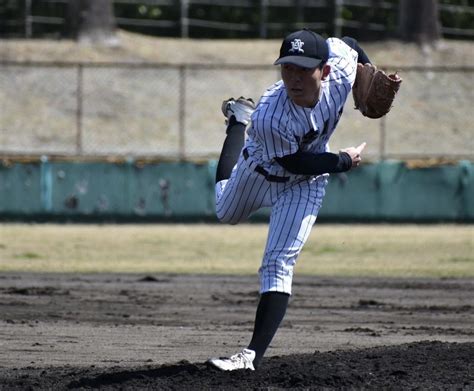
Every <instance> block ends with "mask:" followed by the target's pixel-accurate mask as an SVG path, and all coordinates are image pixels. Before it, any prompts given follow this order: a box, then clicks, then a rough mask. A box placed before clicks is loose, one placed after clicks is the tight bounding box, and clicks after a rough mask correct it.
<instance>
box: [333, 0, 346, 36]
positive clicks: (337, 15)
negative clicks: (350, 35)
mask: <svg viewBox="0 0 474 391" xmlns="http://www.w3.org/2000/svg"><path fill="white" fill-rule="evenodd" d="M343 6H344V0H335V1H334V24H333V25H334V36H335V37H341V34H342V7H343Z"/></svg>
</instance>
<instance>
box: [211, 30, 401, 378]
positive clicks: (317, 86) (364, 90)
mask: <svg viewBox="0 0 474 391" xmlns="http://www.w3.org/2000/svg"><path fill="white" fill-rule="evenodd" d="M275 65H279V66H280V67H281V78H282V80H280V81H278V82H277V83H276V84H274V85H273V86H271V87H270V88H268V90H267V91H266V92H265V93H264V94H263V96H262V97H261V98H260V101H259V102H258V105H256V106H255V104H254V102H253V101H252V100H251V99H246V98H244V97H240V98H238V99H233V98H231V99H228V100H226V101H224V102H223V105H222V112H223V114H224V116H225V117H226V123H227V130H226V139H225V141H224V145H223V148H222V152H221V156H220V159H219V163H218V166H217V173H216V187H215V190H216V213H217V217H218V219H219V220H220V221H221V222H223V223H228V224H237V223H239V222H241V221H243V220H245V219H247V217H248V216H249V215H251V214H252V213H253V212H255V211H256V210H258V209H259V208H262V207H271V216H270V224H269V231H268V238H267V243H266V246H265V252H264V255H263V259H262V263H261V267H260V269H259V276H260V301H259V304H258V307H257V313H256V317H255V324H254V331H253V335H252V338H251V340H250V343H249V345H248V346H247V347H246V348H245V349H243V350H242V351H241V352H239V353H237V354H234V355H232V356H230V357H226V358H213V359H210V360H209V361H208V362H209V364H210V365H212V366H214V367H216V368H218V369H220V370H224V371H232V370H239V369H250V370H254V369H255V368H257V367H258V366H259V364H260V362H261V360H262V357H263V355H264V353H265V351H266V349H267V347H268V346H269V344H270V342H271V340H272V338H273V336H274V335H275V333H276V331H277V329H278V327H279V325H280V322H281V321H282V319H283V317H284V315H285V312H286V308H287V305H288V299H289V296H290V295H291V286H292V279H293V268H294V266H295V264H296V260H297V258H298V255H299V254H300V252H301V250H302V248H303V245H304V244H305V242H306V240H307V239H308V237H309V234H310V231H311V229H312V227H313V225H314V223H315V221H316V218H317V215H318V211H319V209H320V208H321V204H322V200H323V197H324V193H325V187H326V184H327V180H328V176H329V173H338V172H344V171H348V170H351V169H353V168H355V167H357V166H358V165H359V164H360V162H361V160H362V157H361V156H362V153H363V150H364V148H365V143H361V144H360V145H359V146H356V147H348V148H345V149H342V150H341V151H339V152H337V153H333V152H330V150H329V145H328V142H329V139H330V137H331V135H332V134H333V132H334V130H335V129H336V126H337V124H338V122H339V119H340V118H341V115H342V112H343V107H344V103H345V102H346V99H347V97H348V95H349V93H350V92H351V90H353V95H354V101H355V103H356V108H358V109H359V110H360V111H361V112H362V114H363V115H365V116H367V117H369V118H380V117H381V116H383V115H385V114H386V113H387V112H388V111H389V110H390V107H391V105H392V102H393V99H394V97H395V94H396V92H397V90H398V88H399V85H400V83H401V79H400V78H399V77H398V75H386V74H385V73H384V72H382V71H380V70H378V69H377V68H376V67H374V66H373V65H371V64H370V61H369V59H368V57H367V55H366V53H365V52H364V51H363V50H362V49H361V48H360V46H359V44H358V43H357V41H355V40H354V39H352V38H348V37H345V38H343V39H338V38H329V39H327V40H325V39H324V38H323V37H321V36H320V35H318V34H316V33H314V32H312V31H310V30H308V29H303V30H300V31H296V32H294V33H292V34H290V35H288V36H287V37H286V38H285V39H284V40H283V43H282V45H281V49H280V56H279V58H278V59H277V60H276V61H275ZM245 134H247V137H245Z"/></svg>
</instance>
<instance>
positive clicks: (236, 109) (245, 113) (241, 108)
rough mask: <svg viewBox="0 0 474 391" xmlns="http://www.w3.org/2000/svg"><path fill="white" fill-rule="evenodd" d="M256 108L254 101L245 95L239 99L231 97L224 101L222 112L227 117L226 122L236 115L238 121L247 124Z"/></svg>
mask: <svg viewBox="0 0 474 391" xmlns="http://www.w3.org/2000/svg"><path fill="white" fill-rule="evenodd" d="M254 110H255V103H254V101H253V100H252V99H247V98H244V97H243V96H241V97H240V98H239V99H237V100H234V98H230V99H227V100H225V101H224V102H222V113H223V114H224V116H225V117H226V124H227V123H228V121H229V119H230V118H231V117H232V116H234V117H235V120H236V121H237V122H240V123H242V124H244V125H247V124H248V123H249V121H250V116H251V115H252V113H253V112H254Z"/></svg>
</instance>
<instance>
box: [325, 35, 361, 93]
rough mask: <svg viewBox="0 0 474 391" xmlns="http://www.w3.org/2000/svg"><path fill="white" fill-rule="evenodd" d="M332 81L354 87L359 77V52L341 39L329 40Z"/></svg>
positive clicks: (329, 62)
mask: <svg viewBox="0 0 474 391" xmlns="http://www.w3.org/2000/svg"><path fill="white" fill-rule="evenodd" d="M327 43H328V47H329V59H328V62H327V63H328V65H330V66H331V73H330V75H329V78H330V81H332V82H336V83H339V84H348V85H350V86H351V87H352V85H353V84H354V81H355V78H356V75H357V57H358V55H357V52H356V51H355V50H354V49H352V48H351V47H350V46H349V45H347V44H346V43H345V42H344V41H342V40H341V39H339V38H329V39H328V40H327Z"/></svg>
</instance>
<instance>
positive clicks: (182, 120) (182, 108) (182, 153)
mask: <svg viewBox="0 0 474 391" xmlns="http://www.w3.org/2000/svg"><path fill="white" fill-rule="evenodd" d="M178 100H179V101H178V127H179V130H178V131H179V140H178V149H179V151H178V154H179V160H184V158H185V157H186V66H185V65H180V66H179V97H178Z"/></svg>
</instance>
